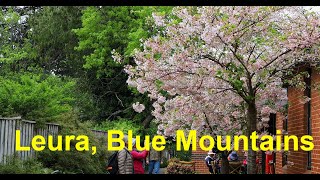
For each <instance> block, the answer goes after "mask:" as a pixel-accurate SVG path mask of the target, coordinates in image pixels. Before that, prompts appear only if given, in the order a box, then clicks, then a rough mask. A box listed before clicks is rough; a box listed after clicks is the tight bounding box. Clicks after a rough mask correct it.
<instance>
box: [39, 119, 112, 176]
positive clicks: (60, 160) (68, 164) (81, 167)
mask: <svg viewBox="0 0 320 180" xmlns="http://www.w3.org/2000/svg"><path fill="white" fill-rule="evenodd" d="M59 124H61V130H60V132H59V135H62V136H63V137H64V136H66V135H75V136H78V135H87V136H88V137H89V146H90V149H91V146H96V148H97V153H96V154H94V155H92V154H91V153H92V151H82V152H81V151H77V150H76V149H75V145H76V143H77V142H78V141H76V140H74V141H71V145H70V147H71V148H70V149H71V150H70V151H49V150H45V151H41V152H40V153H39V154H38V160H39V161H41V162H42V163H43V164H44V165H45V166H46V167H48V168H51V169H54V170H59V171H62V172H63V173H67V174H70V173H71V174H72V173H84V174H97V173H98V174H101V173H105V166H106V163H107V157H108V156H109V155H110V153H109V151H107V144H106V142H107V141H106V140H107V137H99V136H96V135H94V134H93V133H92V131H91V128H90V127H91V126H92V125H91V124H90V123H81V122H79V120H78V119H77V116H76V115H75V114H73V113H67V114H64V115H62V116H61V117H59ZM63 139H64V138H63ZM64 147H65V141H63V149H64Z"/></svg>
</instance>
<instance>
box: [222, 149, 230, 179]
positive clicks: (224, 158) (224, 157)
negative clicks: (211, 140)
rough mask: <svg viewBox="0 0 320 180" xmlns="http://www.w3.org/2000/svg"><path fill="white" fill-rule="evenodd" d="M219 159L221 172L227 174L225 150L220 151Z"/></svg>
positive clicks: (227, 166) (227, 165)
mask: <svg viewBox="0 0 320 180" xmlns="http://www.w3.org/2000/svg"><path fill="white" fill-rule="evenodd" d="M221 161H222V162H221V174H229V173H230V170H229V161H228V152H227V151H224V152H222V153H221Z"/></svg>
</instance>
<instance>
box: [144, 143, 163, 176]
mask: <svg viewBox="0 0 320 180" xmlns="http://www.w3.org/2000/svg"><path fill="white" fill-rule="evenodd" d="M162 155H163V152H162V151H156V150H155V149H154V148H153V147H152V144H151V143H150V152H149V154H148V157H147V164H149V166H148V171H149V174H152V173H153V174H159V171H160V164H162Z"/></svg>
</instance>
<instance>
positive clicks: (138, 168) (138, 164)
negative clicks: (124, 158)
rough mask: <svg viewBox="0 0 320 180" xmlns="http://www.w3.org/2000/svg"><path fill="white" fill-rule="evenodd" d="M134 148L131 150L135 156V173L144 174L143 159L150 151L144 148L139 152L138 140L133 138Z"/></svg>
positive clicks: (133, 156)
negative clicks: (137, 147)
mask: <svg viewBox="0 0 320 180" xmlns="http://www.w3.org/2000/svg"><path fill="white" fill-rule="evenodd" d="M132 146H133V150H132V151H131V156H132V158H133V167H134V174H144V168H143V161H144V160H145V159H146V157H147V156H148V151H146V150H143V151H141V152H139V151H138V150H137V149H136V140H135V139H132Z"/></svg>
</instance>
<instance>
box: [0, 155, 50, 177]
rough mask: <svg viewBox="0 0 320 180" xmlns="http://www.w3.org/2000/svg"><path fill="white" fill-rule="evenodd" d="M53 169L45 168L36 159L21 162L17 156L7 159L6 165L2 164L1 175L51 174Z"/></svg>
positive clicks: (0, 165) (0, 167)
mask: <svg viewBox="0 0 320 180" xmlns="http://www.w3.org/2000/svg"><path fill="white" fill-rule="evenodd" d="M51 172H52V170H51V169H49V168H45V167H44V166H43V165H42V163H40V162H38V161H36V160H35V159H27V160H24V161H23V160H21V159H19V158H17V157H15V156H10V157H7V163H6V164H0V174H50V173H51Z"/></svg>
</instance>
